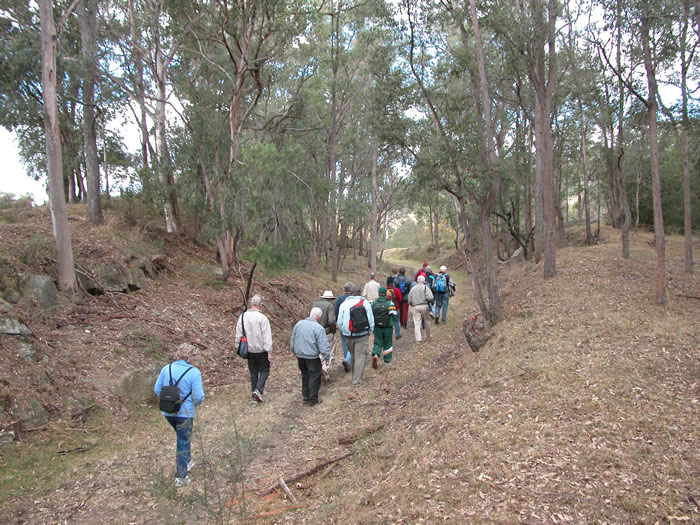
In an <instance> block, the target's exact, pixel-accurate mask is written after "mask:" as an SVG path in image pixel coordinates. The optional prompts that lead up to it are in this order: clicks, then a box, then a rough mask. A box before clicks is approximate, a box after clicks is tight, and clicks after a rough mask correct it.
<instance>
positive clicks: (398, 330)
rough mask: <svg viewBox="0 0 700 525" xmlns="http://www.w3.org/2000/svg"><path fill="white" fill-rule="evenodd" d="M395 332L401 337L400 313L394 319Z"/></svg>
mask: <svg viewBox="0 0 700 525" xmlns="http://www.w3.org/2000/svg"><path fill="white" fill-rule="evenodd" d="M394 333H395V334H396V337H401V320H400V319H399V316H398V315H397V316H396V318H395V319H394Z"/></svg>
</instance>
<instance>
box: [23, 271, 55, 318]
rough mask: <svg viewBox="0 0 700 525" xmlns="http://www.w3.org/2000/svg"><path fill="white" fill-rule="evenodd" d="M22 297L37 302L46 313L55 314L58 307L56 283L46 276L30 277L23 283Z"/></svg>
mask: <svg viewBox="0 0 700 525" xmlns="http://www.w3.org/2000/svg"><path fill="white" fill-rule="evenodd" d="M22 295H23V296H24V297H25V298H27V299H32V300H35V301H37V302H38V303H39V305H40V306H41V309H42V310H44V311H45V312H53V311H54V310H55V309H56V308H57V307H58V290H57V289H56V283H55V282H54V280H53V279H51V277H47V276H46V275H30V276H29V277H26V278H25V279H24V281H23V283H22Z"/></svg>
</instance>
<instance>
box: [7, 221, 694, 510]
mask: <svg viewBox="0 0 700 525" xmlns="http://www.w3.org/2000/svg"><path fill="white" fill-rule="evenodd" d="M75 226H77V230H78V231H79V232H83V234H84V237H83V238H84V239H88V238H89V237H88V235H87V233H85V232H86V230H84V229H81V228H82V226H83V225H82V223H80V222H76V224H75ZM0 231H5V230H0ZM12 231H13V232H15V234H16V235H20V233H19V232H20V230H19V229H18V230H17V231H15V230H12ZM99 232H102V234H104V233H105V232H104V230H101V229H97V233H99ZM3 235H5V233H3ZM614 235H615V234H614V233H613V232H612V231H609V230H604V236H603V238H604V240H606V241H607V242H604V243H603V244H601V245H598V246H594V247H572V248H567V249H564V250H560V251H559V252H558V274H557V276H556V277H555V278H554V279H552V280H549V281H546V282H544V281H542V279H541V269H539V268H538V267H537V266H535V265H533V264H531V263H527V262H519V263H511V264H509V265H506V266H505V267H503V268H502V269H501V273H500V282H501V291H502V296H503V306H504V315H503V320H502V321H501V323H499V325H498V326H497V327H496V329H497V333H496V336H495V337H494V338H492V340H491V341H490V342H489V343H488V344H487V346H486V347H485V348H484V349H483V350H482V352H480V353H479V354H473V353H472V352H470V351H469V350H468V348H467V346H466V344H465V343H464V339H463V336H462V335H461V321H462V319H463V318H464V317H465V316H466V315H468V314H469V313H471V311H472V309H473V306H472V304H471V301H470V300H469V294H468V293H467V290H468V287H467V282H466V276H464V275H459V274H456V275H455V274H453V275H454V277H456V278H457V280H458V284H459V294H458V296H457V297H456V298H455V300H454V301H453V302H452V303H451V304H450V316H449V320H448V323H447V324H446V325H444V326H443V325H441V326H439V327H435V331H434V338H433V340H432V341H431V342H430V343H424V344H421V345H417V344H415V342H414V341H413V334H412V330H411V329H410V325H409V330H407V331H404V332H403V337H402V339H401V340H400V341H398V343H397V344H396V354H395V356H396V357H395V361H396V362H395V363H394V365H392V366H391V367H388V368H380V369H379V370H377V371H375V370H372V369H368V370H367V382H366V385H365V386H363V387H362V388H361V389H353V388H351V386H350V384H349V383H350V381H349V378H348V376H347V375H345V374H343V372H342V371H341V370H340V369H339V368H336V369H335V370H334V374H333V379H332V381H331V383H329V384H328V385H326V386H325V387H324V388H323V390H322V397H323V400H324V403H323V404H322V405H319V406H318V407H316V408H314V409H310V408H306V407H301V404H300V399H299V397H300V396H299V389H300V387H299V379H298V370H296V368H295V367H296V363H295V361H294V359H293V358H292V357H291V355H289V353H288V351H287V349H286V343H287V338H288V332H289V329H290V328H291V326H292V325H293V322H294V321H296V320H297V319H298V318H299V317H300V316H303V315H305V310H307V309H308V305H309V304H310V301H311V300H312V299H313V297H314V296H315V295H316V294H317V293H320V291H322V290H323V289H326V288H332V289H334V290H337V288H338V286H337V285H335V286H331V285H330V283H329V281H328V280H327V276H324V274H323V273H322V272H317V275H316V276H315V277H314V276H311V275H308V274H301V275H299V274H297V275H294V276H293V277H291V276H280V275H272V276H263V275H262V274H260V276H261V277H262V278H261V279H260V281H259V282H260V283H261V284H260V285H259V288H258V290H260V291H262V293H263V295H265V296H266V297H268V298H269V301H268V307H269V313H270V315H271V316H272V317H273V318H274V321H273V326H274V327H275V334H274V339H275V348H274V355H273V372H272V376H271V378H270V381H269V384H268V389H267V391H268V394H267V395H266V401H265V403H264V404H263V405H261V406H255V407H252V406H251V405H250V404H249V401H248V394H247V381H248V379H247V372H246V371H245V369H244V366H243V362H242V361H241V360H238V359H235V358H234V357H231V355H232V354H231V352H230V334H231V331H232V328H233V321H234V319H235V316H236V315H237V308H239V306H240V301H241V300H240V293H239V291H238V289H237V287H238V286H242V282H241V281H236V280H234V281H233V284H232V285H230V286H222V285H221V283H217V282H216V281H215V279H212V277H211V275H210V274H207V273H204V274H202V273H201V272H200V271H199V270H197V269H196V268H199V269H200V270H201V268H202V266H205V267H206V266H207V265H210V263H209V259H210V257H211V251H210V249H209V248H207V247H197V246H194V245H191V244H189V243H184V242H182V241H180V240H177V239H169V238H168V237H167V236H165V237H164V239H165V240H164V241H163V244H162V245H161V246H156V247H157V248H161V249H162V250H163V251H164V252H165V253H167V254H168V255H169V256H170V257H171V264H170V269H169V271H168V272H167V273H166V274H163V275H160V276H158V277H156V278H155V279H154V280H153V281H152V282H151V283H149V284H153V285H154V286H146V287H145V288H144V289H142V290H140V291H139V292H137V293H135V294H133V295H132V294H130V295H123V296H121V295H118V296H112V297H97V298H94V299H89V300H88V302H86V304H84V305H77V306H71V305H64V306H63V307H62V309H61V310H60V311H59V313H58V314H57V316H58V317H54V318H51V319H53V320H51V319H48V318H47V319H41V318H38V317H37V318H36V319H32V318H31V317H30V318H29V319H31V321H29V326H30V327H31V328H32V329H33V331H34V333H35V337H36V338H37V339H38V341H39V343H41V342H42V341H46V345H45V347H44V350H43V351H44V352H45V353H44V355H45V356H46V357H47V358H48V359H49V361H50V362H56V361H58V360H59V359H66V360H69V361H67V363H66V364H67V366H66V368H65V371H63V372H60V374H59V373H54V374H53V375H54V376H55V383H56V384H58V385H65V386H59V387H57V386H56V384H54V386H53V389H48V391H47V392H44V394H46V395H49V396H54V398H56V397H60V396H62V395H63V396H66V395H67V394H70V395H73V394H72V393H70V392H69V385H70V384H71V381H70V380H72V382H73V383H74V385H75V388H76V389H77V390H79V391H82V392H83V394H82V395H85V396H93V398H92V399H94V401H96V403H95V405H96V407H95V408H94V409H91V410H88V411H87V412H85V414H86V415H85V419H84V421H82V420H81V421H75V422H72V423H70V424H68V422H66V421H65V420H62V419H59V418H56V419H53V420H51V421H50V423H49V424H48V425H47V427H46V428H45V429H42V430H37V431H35V432H29V433H25V434H23V435H22V442H21V443H19V444H15V445H14V446H13V447H11V448H9V449H8V448H5V449H3V450H2V477H1V480H2V493H3V495H4V501H3V507H2V508H3V510H2V511H1V514H2V516H1V517H2V518H3V521H5V522H13V523H44V522H46V523H48V522H57V521H68V522H70V523H94V522H95V517H96V516H100V521H101V522H111V523H127V522H128V523H161V522H162V523H172V522H176V523H177V522H186V523H187V522H188V523H200V522H212V523H213V522H218V523H234V522H240V521H241V520H242V519H248V520H251V521H252V522H260V523H266V522H269V523H278V522H302V523H303V522H317V521H322V522H335V523H376V522H389V523H391V522H394V523H400V522H406V523H416V522H420V521H423V522H436V521H443V520H451V521H455V522H515V521H518V522H523V523H561V522H592V523H593V522H654V521H657V520H658V521H660V522H673V521H676V520H678V521H692V520H697V514H696V513H697V499H698V497H699V494H700V490H699V488H700V487H699V481H698V474H699V472H700V462H699V458H698V453H697V450H698V448H699V447H698V421H699V418H698V415H699V414H698V381H697V378H698V377H700V374H699V373H698V372H700V370H698V368H699V364H698V362H699V360H698V353H697V352H698V350H697V349H698V347H699V346H700V335H699V334H698V322H697V321H698V320H699V319H700V310H699V308H698V304H697V303H698V300H697V299H693V298H691V297H692V296H697V295H698V288H699V287H698V281H697V277H694V276H686V275H684V274H682V273H680V272H681V270H682V262H681V261H680V256H681V252H680V246H681V245H680V243H681V240H680V239H677V238H671V239H670V241H669V246H668V255H669V263H670V264H669V268H670V273H669V275H670V282H671V283H672V286H673V287H674V288H673V290H674V291H675V292H674V293H673V294H672V295H671V300H670V303H669V305H668V306H667V307H666V308H664V309H660V308H658V307H657V306H655V305H654V304H653V283H652V282H650V280H649V279H650V277H649V276H652V275H653V264H654V252H653V248H652V247H650V246H649V245H648V244H647V242H648V241H649V240H650V238H651V237H650V235H649V234H645V233H636V234H635V235H634V236H633V245H632V257H631V258H630V259H629V260H627V261H625V260H622V259H621V258H619V255H618V253H619V246H618V244H617V240H616V237H613V236H614ZM29 238H31V236H30V237H29ZM4 239H5V237H3V240H4ZM94 244H96V241H94V240H93V241H89V242H88V241H86V246H94ZM97 244H100V243H97ZM80 249H82V248H80V247H79V250H80ZM404 262H405V263H406V262H410V261H404ZM431 262H432V261H431ZM353 270H354V271H356V272H359V273H354V274H352V273H351V274H346V275H344V276H342V277H341V280H344V279H345V278H351V279H356V280H359V281H360V282H362V279H363V275H362V274H363V273H364V271H362V268H361V265H358V266H357V267H355V268H353ZM683 296H687V297H683ZM299 312H303V313H301V314H300V313H299ZM62 316H64V317H65V318H67V319H68V320H69V321H70V322H69V323H68V324H72V326H73V327H74V328H73V329H70V330H66V329H65V327H66V326H67V325H66V324H64V322H63V321H61V319H64V317H62ZM56 319H59V321H57V320H56ZM86 330H87V332H86ZM36 334H39V335H36ZM183 339H184V340H189V341H190V342H193V341H194V342H195V343H196V344H197V345H198V346H200V349H201V356H202V362H201V363H199V365H200V367H201V368H202V370H203V375H204V377H205V381H206V384H205V389H206V392H207V400H206V402H205V405H204V406H203V407H202V409H201V410H200V412H199V414H198V418H197V423H196V431H195V435H196V437H195V459H196V461H197V462H198V465H197V466H196V467H195V469H194V471H193V477H194V479H195V482H194V483H193V484H192V485H191V486H189V487H187V488H186V489H185V490H181V491H178V492H177V493H175V491H174V490H173V489H172V487H171V484H170V481H171V480H170V470H171V468H172V456H173V454H174V436H172V432H171V430H170V429H169V427H167V425H166V424H165V422H164V421H163V419H162V417H161V416H160V415H159V414H158V412H157V410H155V409H154V407H153V406H149V405H148V404H145V403H139V402H135V401H128V400H126V399H120V398H118V397H116V398H115V395H118V391H117V392H116V394H115V391H114V390H113V389H114V388H119V385H120V382H119V381H115V380H114V378H118V377H120V374H121V373H123V372H124V371H126V370H133V369H144V370H147V369H148V368H149V367H158V366H159V365H160V364H162V362H163V360H164V359H165V355H166V354H167V351H168V348H169V347H170V346H171V345H173V344H176V343H178V342H180V341H181V340H183ZM2 341H3V350H4V351H3V359H16V356H15V355H14V352H15V351H14V349H13V348H12V347H11V345H12V342H11V341H8V340H7V339H6V338H4V339H3V340H2ZM38 347H39V348H41V346H40V344H39V345H38ZM115 348H116V349H121V350H120V351H115V350H114V349H115ZM11 364H12V366H15V365H16V366H22V367H25V366H26V365H25V364H24V363H22V362H21V361H12V363H11ZM30 365H31V366H40V365H41V361H37V363H35V364H31V363H30ZM57 368H60V367H57ZM4 370H5V373H6V374H7V373H8V370H13V373H16V374H17V375H18V376H21V375H22V373H23V371H25V370H26V368H21V369H19V370H17V369H13V368H7V367H5V368H4ZM4 380H5V381H8V382H9V379H8V378H7V377H6V378H5V379H4ZM150 381H152V379H151V378H150V377H149V382H150ZM31 390H32V389H28V391H31ZM95 392H103V393H104V397H100V396H99V395H98V394H95ZM70 395H68V397H70ZM81 413H83V412H81ZM367 428H374V429H376V431H374V432H369V433H363V432H362V431H363V430H366V429H367ZM350 435H354V436H353V438H355V439H353V440H351V441H350V443H349V444H347V439H342V438H347V436H350ZM339 438H341V439H340V442H339ZM346 454H350V455H348V456H346V457H345V458H344V459H342V460H339V461H337V462H335V463H331V464H329V465H328V466H327V467H324V468H323V469H321V470H320V471H318V472H317V473H315V474H312V475H309V476H304V477H302V478H301V479H300V480H299V481H298V482H296V483H290V490H291V492H292V493H293V494H294V495H295V496H296V498H297V503H295V504H293V503H290V502H289V501H287V500H285V499H283V498H282V497H281V496H280V495H278V494H276V493H273V494H272V495H270V496H263V495H262V493H263V492H265V490H266V489H268V488H271V487H273V486H274V485H275V484H276V483H277V481H278V479H279V478H280V477H284V478H285V479H289V478H290V477H292V476H293V475H294V474H298V473H303V472H304V471H308V470H310V469H312V468H313V467H315V466H317V465H319V464H321V463H323V462H324V461H326V460H327V459H328V458H337V457H340V456H344V455H346Z"/></svg>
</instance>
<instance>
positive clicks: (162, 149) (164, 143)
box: [155, 46, 180, 233]
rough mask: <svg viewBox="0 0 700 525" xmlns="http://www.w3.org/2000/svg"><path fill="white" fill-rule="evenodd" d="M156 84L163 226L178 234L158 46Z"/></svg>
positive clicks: (162, 59) (162, 67) (165, 76)
mask: <svg viewBox="0 0 700 525" xmlns="http://www.w3.org/2000/svg"><path fill="white" fill-rule="evenodd" d="M156 72H157V74H156V84H157V85H158V100H157V102H156V115H155V120H156V122H155V125H156V153H157V155H158V181H159V182H160V190H161V192H162V194H163V212H164V214H165V226H166V229H167V231H168V233H178V232H179V224H178V223H179V215H180V212H179V208H178V204H177V193H176V192H175V179H174V176H173V170H172V165H171V162H170V151H169V150H168V137H167V135H166V132H167V126H166V108H167V92H166V90H167V79H168V72H167V65H166V60H165V57H164V56H163V51H162V49H161V48H160V46H158V49H157V51H156Z"/></svg>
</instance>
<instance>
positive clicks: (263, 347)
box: [233, 294, 272, 403]
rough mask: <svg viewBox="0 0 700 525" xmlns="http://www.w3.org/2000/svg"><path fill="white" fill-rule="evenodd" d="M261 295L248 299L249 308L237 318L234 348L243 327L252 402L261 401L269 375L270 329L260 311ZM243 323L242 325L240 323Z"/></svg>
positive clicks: (267, 321)
mask: <svg viewBox="0 0 700 525" xmlns="http://www.w3.org/2000/svg"><path fill="white" fill-rule="evenodd" d="M262 304H263V297H262V295H260V294H255V295H254V296H253V297H252V298H251V299H250V309H248V310H246V311H245V312H243V313H242V314H241V316H240V317H239V318H238V322H237V323H236V339H235V341H234V346H233V347H234V348H238V343H239V342H240V341H241V338H242V337H243V328H245V336H246V339H247V340H248V357H247V359H248V372H250V390H251V394H252V397H253V402H254V403H262V402H263V392H265V383H266V382H267V378H268V377H269V376H270V352H272V331H271V330H270V320H269V319H268V318H267V316H265V314H264V313H262V312H261V311H260V309H261V308H262ZM242 323H243V325H242Z"/></svg>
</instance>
